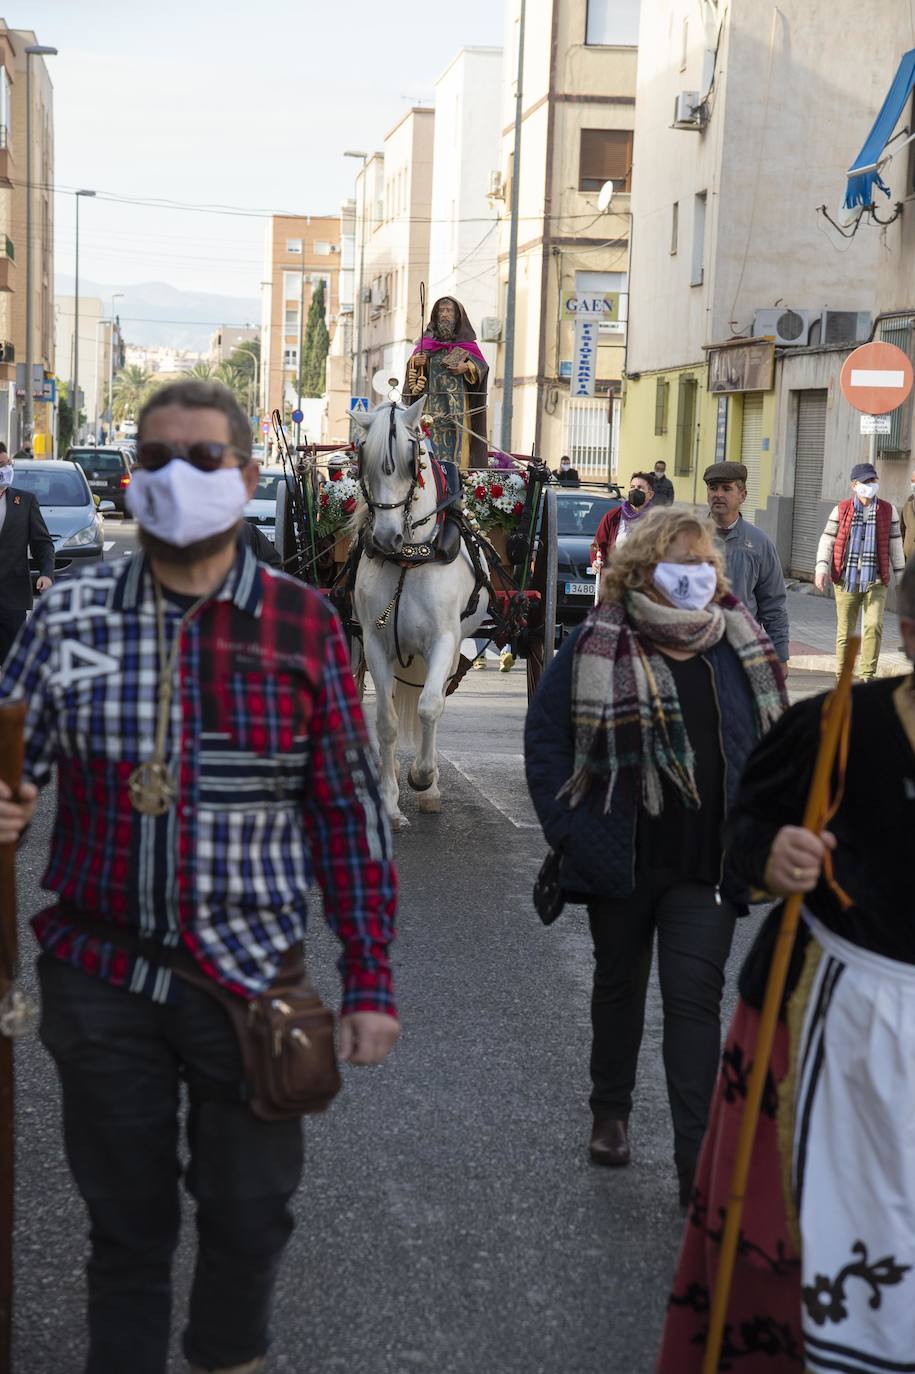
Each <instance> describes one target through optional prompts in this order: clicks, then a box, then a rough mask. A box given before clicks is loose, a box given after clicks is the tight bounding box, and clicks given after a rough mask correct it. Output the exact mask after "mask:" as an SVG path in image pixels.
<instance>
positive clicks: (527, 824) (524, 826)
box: [440, 749, 540, 830]
mask: <svg viewBox="0 0 915 1374" xmlns="http://www.w3.org/2000/svg"><path fill="white" fill-rule="evenodd" d="M440 752H441V756H442V758H443V759H446V760H447V761H448V763H450V764H451V767H452V768H454V769H455V770H456V771H457V772H458V773H460V775H461V777H462V778H464V779H465V780H466V781H467V782H469V783H470V785H471V787H472V788H473V789H474V791H475V792H479V794H480V796H481V797H482V798H483V800H484V801H487V802H489V804H490V806H494V807H495V808H496V810H497V811H500V812H501V813H502V815H503V816H504V817H505V819H506V820H507V821H511V823H512V825H513V826H514V827H515V829H516V830H539V829H540V826H539V825H538V824H537V822H536V821H516V820H515V818H514V816H513V815H512V814H511V813H510V812H509V811H507V810H506V809H505V807H504V806H503V805H502V804H501V802H497V801H496V799H495V797H491V796H490V795H489V793H488V792H484V791H483V788H482V787H481V785H480V783H479V782H477V780H476V779H475V778H472V777H471V776H470V774H469V773H468V772H467V771H466V770H465V769H463V768H462V767H461V765H460V764H459V763H458V762H457V761H456V759H455V758H454V755H453V754H449V753H447V752H446V751H445V750H444V749H443V750H441V751H440ZM490 757H491V758H495V757H498V758H504V759H518V760H523V759H524V755H523V754H499V755H490Z"/></svg>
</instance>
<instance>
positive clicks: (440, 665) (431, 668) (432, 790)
mask: <svg viewBox="0 0 915 1374" xmlns="http://www.w3.org/2000/svg"><path fill="white" fill-rule="evenodd" d="M457 648H458V646H457V643H456V641H455V639H454V637H453V636H452V635H442V637H441V638H440V639H437V640H436V641H435V644H434V645H433V646H432V650H431V652H430V653H429V655H428V658H427V660H426V683H425V686H424V687H423V690H422V693H421V695H420V698H419V720H420V726H421V730H422V735H421V738H420V743H419V749H418V750H417V754H416V758H415V759H414V761H413V767H412V768H411V769H410V772H409V778H408V780H409V783H410V786H411V787H414V788H415V789H416V790H417V791H418V792H419V794H420V795H419V809H420V811H424V812H433V813H434V812H438V811H441V809H442V798H441V793H440V792H439V790H438V762H437V758H436V748H435V739H436V735H437V733H438V722H439V720H440V718H441V714H442V712H443V711H444V709H445V686H446V684H447V680H448V677H449V675H450V673H451V670H452V668H453V666H454V660H455V657H456V655H457Z"/></svg>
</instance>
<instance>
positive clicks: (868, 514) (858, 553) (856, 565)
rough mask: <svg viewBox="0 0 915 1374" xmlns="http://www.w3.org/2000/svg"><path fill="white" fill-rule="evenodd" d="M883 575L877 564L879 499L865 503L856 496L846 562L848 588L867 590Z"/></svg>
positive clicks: (846, 587) (849, 589) (846, 586)
mask: <svg viewBox="0 0 915 1374" xmlns="http://www.w3.org/2000/svg"><path fill="white" fill-rule="evenodd" d="M879 578H880V569H879V567H878V564H877V502H876V501H871V503H870V505H869V506H864V505H862V504H861V502H860V501H859V500H858V498H857V496H856V497H855V509H854V514H853V515H852V518H851V529H850V530H849V533H848V557H847V559H846V561H845V590H846V591H847V592H866V591H867V589H868V587H870V586H871V585H872V584H873V583H874V582H877V581H878V580H879Z"/></svg>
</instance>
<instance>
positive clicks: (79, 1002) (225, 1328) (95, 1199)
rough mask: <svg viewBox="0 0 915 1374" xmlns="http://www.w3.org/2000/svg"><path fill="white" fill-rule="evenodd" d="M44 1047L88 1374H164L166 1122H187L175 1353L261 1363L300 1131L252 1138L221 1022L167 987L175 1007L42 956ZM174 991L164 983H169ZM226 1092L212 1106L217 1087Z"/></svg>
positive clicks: (168, 1229)
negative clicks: (188, 1253) (185, 1293)
mask: <svg viewBox="0 0 915 1374" xmlns="http://www.w3.org/2000/svg"><path fill="white" fill-rule="evenodd" d="M38 967H39V974H40V979H41V992H42V1019H41V1038H42V1040H43V1042H44V1044H45V1045H46V1047H47V1048H48V1050H49V1051H50V1052H51V1054H52V1055H53V1057H54V1059H55V1061H56V1063H57V1068H58V1071H59V1073H60V1081H61V1087H62V1089H63V1113H64V1139H65V1143H66V1149H67V1156H68V1159H69V1162H70V1168H71V1170H72V1172H73V1177H74V1179H75V1181H76V1185H77V1187H78V1188H79V1191H80V1193H81V1194H82V1196H83V1199H84V1201H85V1203H86V1206H87V1208H88V1209H89V1220H90V1227H91V1231H90V1234H91V1255H90V1259H89V1270H88V1278H89V1356H88V1360H87V1363H86V1365H85V1374H125V1371H126V1370H130V1371H131V1374H164V1371H165V1369H166V1362H167V1358H168V1340H169V1325H170V1316H171V1261H172V1255H173V1252H174V1249H175V1245H176V1243H177V1240H178V1226H179V1210H178V1184H179V1178H180V1174H181V1169H180V1166H179V1161H178V1109H179V1095H180V1085H181V1081H182V1078H186V1079H187V1082H188V1090H189V1098H190V1110H189V1113H188V1121H187V1147H188V1154H189V1157H190V1163H189V1167H188V1169H187V1174H186V1178H185V1184H186V1187H187V1190H188V1192H189V1193H190V1194H191V1196H192V1197H193V1198H194V1199H195V1201H196V1203H197V1217H196V1220H197V1238H198V1250H197V1264H196V1270H195V1274H194V1281H193V1288H192V1291H191V1299H190V1312H189V1319H188V1323H187V1326H186V1329H185V1333H184V1352H185V1355H186V1356H187V1358H188V1359H189V1360H190V1361H191V1362H192V1363H194V1364H198V1365H202V1366H203V1368H204V1369H225V1368H231V1366H233V1365H236V1364H244V1363H246V1362H247V1361H249V1360H253V1359H255V1358H256V1357H257V1356H259V1355H262V1354H263V1353H264V1352H265V1351H266V1349H267V1345H268V1332H267V1326H268V1319H269V1315H270V1306H271V1299H272V1294H273V1287H274V1283H275V1280H276V1276H277V1271H278V1268H279V1262H280V1256H281V1253H282V1250H283V1247H284V1246H285V1244H286V1241H287V1240H288V1238H289V1236H290V1234H291V1232H292V1226H293V1220H292V1215H291V1212H290V1209H289V1201H290V1198H291V1197H292V1195H293V1193H294V1192H295V1190H296V1188H297V1186H298V1183H299V1180H300V1178H301V1172H302V1128H301V1123H300V1122H298V1121H291V1122H286V1121H284V1122H264V1121H259V1120H258V1119H257V1118H256V1117H254V1116H252V1114H251V1112H250V1111H249V1110H248V1108H247V1107H246V1106H244V1104H243V1103H241V1102H240V1101H238V1100H234V1101H233V1100H231V1096H230V1085H231V1084H233V1083H237V1082H238V1080H239V1077H240V1072H241V1069H240V1063H239V1052H238V1045H237V1042H236V1040H235V1034H234V1031H233V1030H232V1027H231V1025H230V1023H229V1020H228V1017H227V1016H226V1013H225V1012H224V1010H223V1009H222V1007H220V1006H219V1004H218V1003H217V1002H215V1001H214V1000H213V998H211V997H210V996H209V995H208V994H207V993H206V992H204V991H202V990H201V989H199V988H193V987H189V986H188V985H187V984H183V983H179V984H178V987H177V994H178V997H177V1001H176V1003H175V1005H173V1006H172V1005H169V1006H161V1005H158V1004H157V1003H155V1002H152V1001H151V1000H149V999H148V998H146V997H141V996H139V995H137V994H135V993H131V992H126V991H124V990H122V989H120V988H115V987H112V986H110V985H109V984H107V983H104V982H102V981H101V979H97V978H93V977H90V976H88V975H87V974H84V973H82V972H81V971H79V970H78V969H74V968H71V967H70V966H68V965H66V964H62V963H60V962H58V961H57V960H55V959H53V958H52V957H51V956H49V955H42V956H41V958H40V959H39V961H38ZM176 981H177V980H176ZM214 1083H215V1084H217V1085H218V1084H224V1085H226V1096H225V1100H219V1091H218V1087H217V1088H216V1090H215V1091H214V1090H213V1088H214Z"/></svg>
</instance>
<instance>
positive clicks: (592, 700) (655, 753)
mask: <svg viewBox="0 0 915 1374" xmlns="http://www.w3.org/2000/svg"><path fill="white" fill-rule="evenodd" d="M721 639H726V640H727V642H728V644H730V646H731V648H732V649H733V650H734V652H735V654H736V655H737V658H738V660H739V662H740V666H741V667H742V668H743V670H744V672H745V673H746V675H747V679H748V681H749V684H750V688H751V690H752V693H753V700H754V703H755V706H756V719H757V726H758V728H759V733H760V734H763V733H764V732H765V731H766V730H767V729H768V728H769V727H770V726H771V725H773V724H774V723H775V721H776V720H778V718H779V716H780V715H781V714H782V711H783V710H784V709H785V707H786V706H787V704H788V699H787V695H786V693H785V685H784V677H783V674H782V671H781V665H780V664H779V662H778V658H777V657H776V654H775V650H774V649H773V648H772V645H771V644H770V643H769V640H768V639H767V638H766V636H765V634H764V633H763V631H762V630H761V629H760V628H759V626H758V625H757V624H756V621H755V620H754V619H753V617H752V616H751V615H750V612H749V611H748V610H747V608H746V606H744V604H743V602H741V601H738V600H737V598H736V597H735V596H731V595H727V596H723V597H722V598H721V600H720V601H717V602H712V604H711V605H709V606H707V607H706V608H705V610H703V611H682V610H678V609H676V608H674V607H672V606H662V605H660V604H659V603H658V602H657V601H653V600H652V599H651V598H650V597H648V596H645V595H644V593H642V592H629V593H627V596H626V600H625V603H620V602H602V603H601V604H600V605H598V606H595V608H594V610H593V611H592V612H591V614H590V615H589V616H588V619H587V620H586V621H585V626H584V629H583V631H582V633H581V635H580V636H579V639H578V643H577V644H576V646H575V661H574V663H573V666H572V723H573V725H574V727H575V768H574V771H573V773H572V776H571V777H570V778H569V780H568V781H567V782H566V783H565V784H564V786H563V787H562V788H561V790H560V793H559V795H560V796H561V797H562V796H565V797H568V799H569V803H570V805H572V806H578V805H579V803H580V802H581V801H582V800H583V799H584V797H585V796H586V795H587V793H588V791H589V790H590V788H591V786H592V785H593V784H594V783H596V782H601V783H603V784H605V785H606V797H605V802H604V810H605V811H609V810H610V806H611V802H612V799H613V792H614V789H615V787H616V784H617V782H618V781H619V777H620V774H621V773H622V771H623V769H625V768H629V769H632V770H633V771H634V772H635V773H637V775H638V778H639V780H640V783H641V794H642V804H643V805H644V807H645V810H646V811H647V812H648V814H649V815H651V816H658V815H660V813H661V810H662V808H663V804H664V801H663V798H664V794H663V788H662V777H666V778H667V779H668V782H669V783H670V784H671V785H672V786H673V788H674V790H675V791H676V793H677V795H678V796H679V797H680V799H681V801H682V802H683V804H684V805H685V806H687V807H689V808H691V809H693V810H695V809H697V808H698V806H699V804H700V798H699V794H698V792H697V791H696V778H695V755H694V753H693V748H692V745H691V744H690V741H689V736H688V734H687V733H686V726H685V725H684V722H683V714H682V712H681V710H680V702H679V698H678V697H677V689H676V684H675V683H674V679H673V674H672V673H671V671H670V668H669V667H668V665H667V663H666V662H665V660H664V657H663V655H662V654H661V653H659V652H658V647H657V646H661V647H664V648H671V649H682V650H690V651H692V652H694V653H704V652H705V651H706V650H708V649H711V648H712V647H713V646H714V645H715V644H717V643H718V642H719V641H720V640H721Z"/></svg>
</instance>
